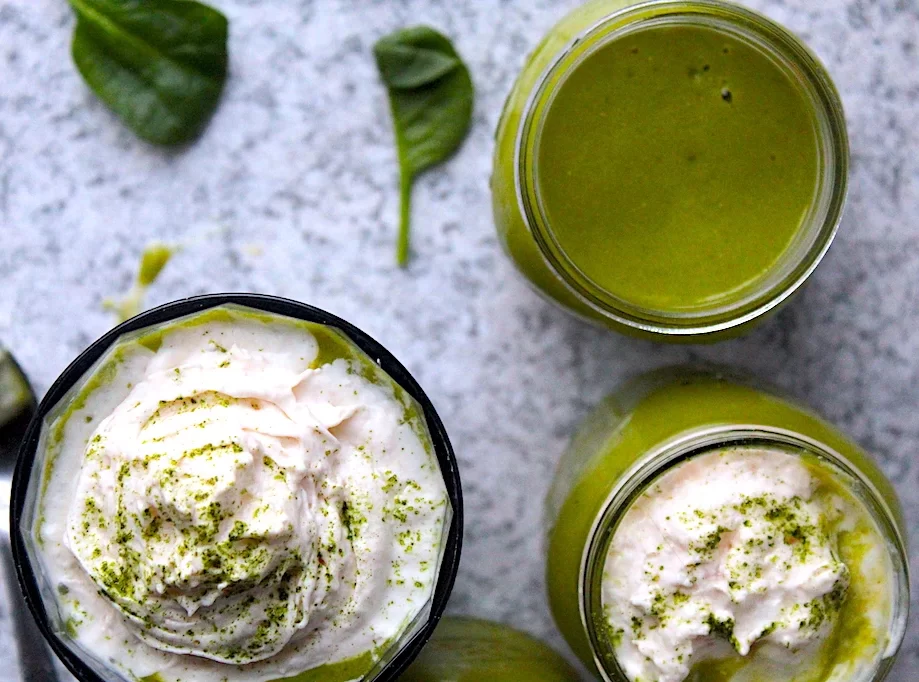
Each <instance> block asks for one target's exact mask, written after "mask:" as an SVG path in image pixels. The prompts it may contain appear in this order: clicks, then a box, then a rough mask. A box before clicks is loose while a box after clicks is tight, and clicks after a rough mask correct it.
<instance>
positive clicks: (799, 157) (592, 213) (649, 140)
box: [536, 24, 819, 312]
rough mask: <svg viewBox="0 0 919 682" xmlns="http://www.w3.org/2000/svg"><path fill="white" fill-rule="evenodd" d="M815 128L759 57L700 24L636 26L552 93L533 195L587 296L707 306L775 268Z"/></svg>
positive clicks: (803, 102)
mask: <svg viewBox="0 0 919 682" xmlns="http://www.w3.org/2000/svg"><path fill="white" fill-rule="evenodd" d="M817 130H818V122H817V118H816V114H815V112H814V107H813V105H812V103H811V102H810V101H809V100H808V98H807V96H806V95H805V93H804V92H802V90H801V88H800V86H799V85H798V84H797V83H796V82H795V81H794V80H793V76H792V74H791V73H790V72H789V71H788V69H786V68H785V67H783V66H781V65H780V64H779V63H778V62H777V61H776V59H775V58H774V56H772V55H770V54H769V53H768V52H766V50H765V48H761V47H758V46H756V45H755V44H753V43H751V42H748V41H746V40H744V39H741V38H739V37H735V36H733V35H731V34H729V33H727V32H724V31H721V30H719V29H717V28H716V27H713V26H712V27H709V26H704V25H689V24H683V25H674V24H670V25H657V26H650V27H645V28H639V29H636V30H633V31H631V32H629V33H626V34H625V35H622V36H620V37H618V38H615V39H613V40H611V41H610V42H608V43H606V44H605V45H602V46H600V47H599V48H597V49H595V50H594V51H593V52H592V53H589V54H588V56H587V57H586V58H585V59H584V60H583V61H582V62H581V63H580V64H579V65H578V66H576V67H575V68H574V70H573V71H572V72H571V74H570V75H569V76H568V77H567V78H566V79H565V80H564V81H563V82H562V83H561V85H560V86H559V89H558V91H557V93H556V95H555V99H554V100H553V102H552V103H551V105H550V106H549V107H548V109H547V112H546V114H545V121H544V127H543V130H542V135H541V138H540V142H539V148H538V151H537V180H536V182H537V188H538V190H539V193H540V195H541V198H542V203H543V207H544V210H545V214H546V218H547V220H548V223H549V225H550V226H551V230H552V232H553V233H554V235H555V237H556V239H557V240H558V243H559V246H560V247H561V248H562V250H563V251H564V252H565V253H566V254H567V256H568V257H569V258H570V260H571V261H572V263H574V264H575V265H576V266H577V268H579V269H580V270H581V271H582V273H583V274H584V275H586V276H587V277H588V278H589V279H590V280H592V281H593V282H594V283H595V284H596V285H597V286H598V287H599V288H601V289H603V290H605V291H606V292H607V293H609V294H611V295H612V296H614V297H616V298H618V299H620V300H622V301H624V302H625V303H627V304H630V305H632V306H636V307H639V308H644V309H648V310H654V311H664V312H688V311H704V310H708V309H714V308H717V307H719V306H722V305H725V304H729V303H731V302H734V301H737V300H738V299H740V298H742V297H744V296H745V295H749V294H751V293H752V292H753V291H754V290H755V289H756V287H757V286H758V285H761V284H762V283H763V280H764V279H765V278H766V277H767V276H768V275H769V274H770V273H772V272H774V271H775V270H776V268H777V267H780V266H781V263H782V261H783V257H784V256H785V255H786V254H787V253H788V252H789V250H790V247H791V245H792V243H793V242H794V240H795V237H796V236H797V235H798V233H799V231H800V230H801V227H802V224H803V222H804V220H805V217H806V216H807V214H808V212H809V209H810V207H811V205H812V204H813V202H814V197H815V193H816V187H817V184H818V177H819V168H818V154H819V143H818V138H817Z"/></svg>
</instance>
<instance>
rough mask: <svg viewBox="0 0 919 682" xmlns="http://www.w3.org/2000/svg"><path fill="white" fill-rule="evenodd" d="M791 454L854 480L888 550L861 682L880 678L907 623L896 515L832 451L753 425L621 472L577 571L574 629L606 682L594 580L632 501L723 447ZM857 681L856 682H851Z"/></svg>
mask: <svg viewBox="0 0 919 682" xmlns="http://www.w3.org/2000/svg"><path fill="white" fill-rule="evenodd" d="M757 444H759V445H761V446H764V447H771V448H781V449H787V450H795V451H797V452H799V453H802V454H810V455H813V456H816V457H817V458H818V459H819V460H820V461H821V462H822V463H824V464H827V465H828V467H829V468H830V469H831V470H834V471H835V472H836V473H837V474H842V476H844V477H845V479H846V480H847V481H850V482H854V484H855V488H856V490H854V491H853V493H854V494H855V496H856V498H857V499H858V500H859V501H860V502H862V503H863V504H864V506H865V509H866V510H867V512H868V514H869V516H870V517H871V518H872V520H873V521H874V522H875V524H876V525H877V527H878V529H879V530H880V532H881V535H882V537H883V538H884V540H885V542H886V543H887V546H888V549H889V551H890V557H891V564H892V566H893V578H894V580H893V582H894V585H893V599H892V609H893V610H892V613H891V618H890V632H889V638H888V643H887V647H886V649H885V650H884V651H883V653H882V654H881V656H880V658H879V660H878V661H877V663H876V666H875V668H874V669H873V670H872V671H870V674H871V677H868V678H866V679H865V680H863V681H862V682H868V680H871V681H872V682H876V681H879V680H883V679H884V677H885V676H886V675H887V672H888V671H889V669H890V668H891V666H892V665H893V663H894V661H895V659H896V655H897V652H898V650H899V648H900V646H901V644H902V643H903V640H904V638H905V636H906V627H907V621H908V617H909V606H910V603H909V599H910V597H909V595H910V568H909V559H908V553H907V541H906V538H905V536H904V529H903V528H901V526H900V524H899V523H898V522H897V515H896V513H895V511H894V509H893V508H892V507H891V506H890V504H889V503H888V502H887V500H886V499H885V498H884V496H883V495H882V494H881V492H880V491H879V490H878V488H877V487H876V486H875V484H874V483H873V482H872V481H871V480H870V479H869V478H868V477H867V476H866V475H865V474H864V473H863V472H862V471H861V469H859V467H858V466H856V465H855V464H853V463H852V462H851V461H850V460H849V459H848V458H847V457H846V456H845V455H843V454H842V453H840V452H839V451H838V450H836V449H835V448H833V447H831V446H829V445H827V444H825V443H823V442H821V441H818V440H816V439H813V438H811V437H809V436H805V435H804V434H801V433H798V432H795V431H791V430H788V429H783V428H779V427H774V426H765V425H757V424H744V425H735V424H732V425H726V426H715V427H709V428H705V429H693V430H691V431H687V432H684V433H682V434H679V435H677V436H675V437H673V438H672V439H670V440H668V441H666V442H664V443H662V444H660V445H659V446H657V447H656V448H655V449H653V450H650V451H649V452H647V453H646V454H645V455H644V456H643V457H641V458H640V459H638V460H637V461H636V462H634V463H633V464H632V465H631V466H630V467H629V469H627V470H626V471H625V472H624V473H623V474H622V476H621V477H620V478H619V481H618V482H617V483H616V485H615V486H614V488H613V489H612V490H611V491H610V493H609V495H608V496H607V498H606V500H605V501H604V502H603V504H602V505H601V507H600V511H599V512H598V513H597V515H596V517H595V519H594V522H593V525H592V527H591V529H590V531H589V533H588V541H587V542H586V543H585V546H584V551H583V554H582V556H581V566H580V570H579V572H578V595H579V604H578V606H579V610H580V618H581V625H582V627H583V628H584V631H585V634H586V635H587V640H588V642H589V644H590V649H591V652H592V655H593V659H594V665H595V667H596V669H597V671H598V672H599V674H600V676H601V678H602V679H603V680H604V681H605V682H625V681H627V680H628V678H627V677H626V676H625V674H624V673H623V672H622V671H621V669H620V667H619V665H618V662H617V661H616V660H615V656H614V655H611V650H610V651H604V647H603V646H602V644H603V642H601V635H602V633H601V632H599V631H598V617H597V616H598V614H601V613H602V607H601V603H600V594H599V589H598V587H599V578H600V577H602V572H603V566H604V563H605V559H606V554H607V550H608V546H609V543H610V541H611V540H612V536H613V535H614V534H615V530H616V527H617V525H618V523H619V522H620V521H621V520H622V518H623V517H624V516H625V514H626V513H627V512H628V510H629V509H630V508H631V506H632V503H633V502H634V501H635V500H636V499H637V498H638V497H639V496H640V495H642V494H643V493H644V492H645V491H646V490H647V489H648V487H649V486H650V485H652V484H653V482H654V481H655V480H657V479H658V478H659V477H660V476H662V475H664V474H665V473H666V472H667V471H670V470H672V469H673V468H674V467H676V466H678V465H680V464H682V463H683V462H686V461H687V460H689V459H690V458H694V457H697V456H699V455H702V454H704V453H706V452H712V451H717V450H722V449H724V448H726V447H737V446H740V447H744V446H750V445H757ZM853 682H857V681H853Z"/></svg>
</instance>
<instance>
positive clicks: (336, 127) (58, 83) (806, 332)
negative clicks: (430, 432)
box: [0, 0, 919, 682]
mask: <svg viewBox="0 0 919 682" xmlns="http://www.w3.org/2000/svg"><path fill="white" fill-rule="evenodd" d="M214 4H216V5H217V6H219V7H220V8H221V9H222V10H224V11H225V12H226V13H227V14H228V15H229V17H230V19H231V33H232V37H231V55H232V56H231V58H232V77H231V79H230V81H229V86H228V90H227V92H226V96H225V98H224V101H223V103H222V106H221V107H220V109H219V111H218V113H217V115H216V117H215V118H214V120H213V122H212V124H211V125H210V127H209V128H208V129H207V131H206V133H205V135H204V136H203V137H202V138H201V139H200V140H199V141H198V142H197V143H196V144H195V145H193V146H191V147H190V148H188V149H186V150H183V151H180V152H173V153H164V152H162V151H158V150H156V149H153V148H151V147H149V146H147V145H145V144H143V143H141V142H139V141H138V140H136V139H135V138H134V137H133V136H132V135H131V134H130V133H129V132H127V131H126V130H125V129H124V128H123V127H122V126H121V125H119V123H118V122H117V121H116V120H115V119H114V118H113V117H112V116H111V115H110V114H109V113H108V112H107V111H106V110H105V108H104V107H103V106H101V105H100V104H99V103H98V102H97V101H96V100H95V99H94V98H93V97H92V95H91V94H90V93H89V92H88V91H87V89H86V88H85V86H84V85H83V83H82V81H81V80H80V78H79V77H78V76H77V74H76V73H75V71H74V69H73V66H72V65H71V61H70V57H69V38H70V32H71V27H72V18H71V14H70V12H69V10H68V8H67V6H66V3H64V2H60V1H59V0H0V339H2V341H3V342H4V343H6V344H7V345H8V346H10V347H11V348H12V350H13V351H14V353H15V354H16V356H17V357H18V358H19V360H20V361H21V362H22V364H23V365H24V367H25V369H26V370H27V372H28V373H29V375H30V376H31V377H32V379H33V381H34V383H35V385H36V387H37V389H38V390H39V391H44V390H46V389H47V388H48V386H49V385H50V383H51V382H52V381H53V379H54V378H55V377H56V376H57V374H58V373H59V372H60V371H61V370H62V369H63V368H64V367H65V365H66V364H67V363H68V362H69V361H70V360H71V359H72V358H73V357H74V356H75V355H76V354H77V353H78V352H79V351H80V350H81V349H82V348H83V347H85V346H86V345H87V344H88V343H89V342H90V341H92V340H93V339H94V338H95V337H97V336H99V335H100V334H101V333H102V332H104V331H105V330H106V329H108V328H109V327H110V326H111V324H112V318H111V317H110V315H109V314H107V313H106V312H104V311H103V310H102V308H101V305H100V304H101V301H102V299H103V298H104V297H105V296H109V295H112V294H115V293H117V292H119V291H120V290H123V289H124V288H126V286H127V285H128V283H129V281H130V280H131V278H132V277H133V275H134V271H135V268H136V265H137V257H138V255H139V253H140V251H141V250H142V248H143V247H144V245H145V244H146V243H147V242H148V241H150V240H154V239H161V240H166V241H170V242H179V243H181V244H183V245H184V246H185V248H184V251H183V252H182V253H181V254H180V255H178V256H177V257H176V258H175V260H174V261H173V262H172V263H171V264H170V265H169V266H168V267H167V269H166V270H165V271H164V273H163V275H162V277H161V279H160V280H159V281H158V282H157V284H156V285H155V286H154V288H153V289H152V290H151V292H150V295H149V301H148V302H149V304H151V305H152V304H157V303H162V302H165V301H168V300H170V299H174V298H178V297H181V296H185V295H189V294H197V293H203V292H208V291H227V290H237V291H239V290H248V291H259V292H265V293H272V294H279V295H284V296H290V297H293V298H297V299H300V300H303V301H307V302H310V303H313V304H316V305H318V306H321V307H324V308H327V309H328V310H330V311H333V312H335V313H337V314H339V315H341V316H343V317H345V318H347V319H349V320H351V321H352V322H354V323H355V324H357V325H358V326H360V327H362V328H364V329H365V330H366V331H368V332H370V333H371V334H372V335H374V336H375V337H376V338H377V339H379V340H380V341H382V342H383V343H384V344H385V345H386V346H388V347H389V348H390V349H391V350H392V351H393V352H394V353H395V354H396V355H397V356H398V357H399V358H401V359H402V360H403V361H404V362H405V364H406V365H407V366H408V367H409V368H410V369H411V370H412V371H413V372H414V373H415V375H416V376H417V378H418V379H419V381H420V382H421V384H422V385H423V386H424V387H425V389H426V390H427V391H428V393H429V394H430V396H431V398H432V399H433V401H434V403H435V404H436V405H437V407H438V408H439V410H440V412H441V414H442V415H443V418H444V421H445V422H446V425H447V428H448V429H449V432H450V434H451V436H452V439H453V442H454V444H455V447H456V450H457V452H458V454H459V458H460V461H461V464H462V474H463V480H464V484H465V498H466V505H467V506H466V508H467V517H466V518H467V525H466V533H467V534H466V546H465V552H464V557H463V563H462V568H461V571H460V575H459V579H458V581H457V584H456V590H455V592H454V596H453V600H452V603H451V609H452V610H453V611H455V612H463V613H476V614H481V615H483V616H489V617H492V618H496V619H500V620H504V621H508V622H510V623H514V624H515V625H518V626H520V627H522V628H525V629H527V630H529V631H531V632H533V633H536V634H538V635H540V636H543V637H545V638H547V639H548V640H550V641H551V642H553V643H554V644H555V645H556V646H557V647H559V648H560V649H562V650H564V646H563V644H562V641H561V639H560V637H559V636H558V634H557V633H556V632H555V630H554V628H553V625H552V622H551V620H550V617H549V614H548V610H547V606H546V601H545V598H544V589H543V578H542V562H541V554H542V552H541V523H540V517H541V508H540V500H541V498H542V496H543V494H544V492H545V490H546V486H547V482H548V479H549V476H550V475H551V472H552V470H553V466H554V462H555V461H556V458H557V457H558V455H559V453H560V451H561V450H562V448H563V447H564V445H565V442H566V439H567V438H568V435H569V433H570V431H571V429H572V427H573V426H574V424H575V423H576V422H577V421H578V420H579V419H580V418H581V417H582V416H583V415H584V414H585V412H586V411H587V410H588V408H589V407H590V406H591V405H592V404H593V403H594V402H595V401H597V400H598V399H599V398H600V397H601V396H603V395H604V394H605V393H606V392H607V391H608V390H609V389H611V388H612V387H613V386H615V385H616V384H617V382H619V381H620V379H621V378H622V377H624V376H626V375H629V374H632V373H634V372H636V371H638V370H640V369H643V368H649V367H653V366H657V365H661V364H664V363H672V362H675V361H682V360H687V359H689V360H692V359H705V360H715V361H720V362H726V363H729V364H733V365H736V366H739V367H742V368H746V369H747V370H749V371H751V372H752V373H753V374H755V375H758V376H761V377H764V378H768V379H771V380H773V381H775V382H776V383H777V384H779V385H780V386H782V387H784V388H785V389H787V390H788V391H789V392H790V393H791V394H793V395H795V396H797V397H799V398H800V399H802V400H803V401H805V402H807V403H809V404H811V405H812V406H814V407H815V408H816V409H817V410H818V411H820V412H822V413H823V414H824V415H825V416H826V417H828V418H829V419H831V420H832V421H834V422H835V423H837V424H839V425H840V426H842V427H843V428H844V429H846V430H847V431H848V432H850V433H851V434H852V435H853V436H854V437H855V438H856V439H857V440H858V441H860V442H861V443H863V444H864V445H865V446H866V447H867V448H869V449H870V450H871V451H873V452H874V453H876V454H877V456H878V457H879V459H880V461H881V464H882V465H883V467H884V469H885V471H886V472H887V473H888V474H889V475H890V476H891V477H893V479H894V480H895V482H896V485H897V488H898V490H899V492H900V494H901V495H902V499H903V502H904V504H905V506H906V510H907V514H908V518H909V520H910V524H911V526H912V527H913V528H916V527H917V526H919V459H917V452H919V418H917V403H919V233H917V221H919V46H917V43H919V0H878V1H869V0H824V1H823V2H819V3H816V2H812V1H810V0H784V1H782V0H757V1H756V2H753V3H752V4H753V5H754V6H755V7H757V8H759V9H762V10H764V11H765V12H766V13H767V14H768V15H770V16H771V17H773V18H775V19H778V20H780V21H782V22H784V23H786V24H787V25H789V26H790V27H792V28H793V29H795V30H796V31H798V32H799V33H800V34H801V35H802V36H803V37H804V38H805V39H806V40H807V41H808V42H809V43H810V44H811V45H812V46H813V47H814V48H815V50H816V51H817V52H818V53H819V54H820V55H821V56H822V57H823V59H824V60H825V61H826V62H827V64H828V66H829V68H830V70H831V72H832V73H833V75H834V77H835V79H836V82H837V84H838V86H839V88H840V90H841V93H842V97H843V100H844V102H845V105H846V108H847V113H848V119H849V125H850V134H851V144H852V154H853V163H852V177H851V197H850V202H849V208H848V211H847V213H846V217H845V220H844V223H843V225H842V229H841V231H840V235H839V238H838V239H837V241H836V244H835V246H834V247H833V249H832V250H831V252H830V254H829V256H828V258H827V259H826V261H825V262H824V263H823V265H822V266H821V267H820V268H819V270H818V271H817V273H816V275H815V277H814V278H813V280H812V283H811V284H810V285H809V286H808V287H807V289H806V290H805V291H804V293H803V295H801V297H800V298H798V299H797V300H796V301H795V302H794V304H793V305H791V306H790V307H789V308H787V309H786V310H785V311H784V312H783V313H781V314H780V315H779V316H778V317H777V318H776V319H773V320H771V321H770V322H768V323H767V324H765V325H764V326H762V327H761V328H760V329H758V330H757V331H755V332H754V333H753V334H752V335H750V336H749V337H747V338H745V339H742V340H738V341H734V342H730V343H727V344H722V345H718V346H714V347H705V348H687V347H683V348H674V347H663V346H659V345H653V344H650V343H645V342H638V341H634V340H629V339H625V338H622V337H619V336H615V335H613V334H610V333H604V332H602V331H600V330H597V329H594V328H591V327H588V326H585V325H584V324H582V323H580V322H578V321H576V320H574V319H572V318H570V317H568V316H567V315H565V314H564V313H562V312H560V311H558V310H556V309H555V308H553V307H550V306H549V305H548V304H546V303H544V302H543V301H542V300H541V299H539V298H538V297H536V296H535V295H534V294H532V293H531V292H530V290H529V289H528V288H527V287H526V286H525V285H524V283H523V282H522V281H521V279H520V278H519V277H518V276H517V275H516V273H515V272H514V271H513V270H512V268H511V266H510V264H509V263H508V262H507V261H506V260H505V258H504V257H503V255H502V253H501V251H500V249H499V246H498V243H497V241H496V238H495V233H494V229H493V227H492V220H491V215H490V209H489V195H488V187H487V180H488V175H489V167H490V154H491V147H492V130H493V128H494V126H495V123H496V120H497V117H498V113H499V110H500V107H501V104H502V101H503V98H504V96H505V94H506V93H507V91H508V89H509V87H510V85H511V81H512V79H513V77H514V75H515V74H516V72H517V71H518V69H519V68H520V66H521V64H522V62H523V59H524V57H525V55H526V53H527V52H528V50H529V49H530V48H531V47H533V45H534V44H535V43H536V41H537V40H538V39H539V38H540V36H541V35H542V34H543V33H544V32H545V31H546V30H547V29H548V28H549V26H550V25H551V24H552V23H553V22H554V21H555V20H556V19H557V18H558V17H559V16H560V15H561V14H562V13H563V12H564V11H565V9H566V8H567V7H571V6H574V5H575V4H577V3H576V2H575V1H574V0H565V1H564V2H558V1H556V0H552V1H549V0H545V1H541V2H525V1H518V2H511V1H510V0H504V1H502V0H466V1H464V2H460V1H459V0H443V1H437V2H434V1H427V2H426V1H424V0H418V1H415V2H396V1H392V0H390V1H388V2H377V3H371V2H362V1H360V0H352V1H350V2H349V1H347V0H314V1H309V0H274V1H268V0H265V1H260V0H214ZM422 21H423V22H428V23H430V24H432V25H434V26H437V27H440V28H441V29H443V30H445V31H446V32H447V33H449V34H451V35H452V36H454V37H455V38H456V43H457V45H458V47H459V49H460V51H461V52H462V53H463V54H464V55H465V56H466V58H467V60H468V62H469V64H470V67H471V70H472V74H473V78H474V80H475V82H476V86H477V89H478V100H477V109H476V115H475V125H474V128H473V130H472V133H471V135H470V138H469V139H468V141H467V143H466V144H465V146H464V147H463V149H462V151H461V152H460V154H459V155H458V156H457V157H456V158H455V159H454V160H453V161H452V162H451V163H450V164H449V165H447V166H445V167H444V168H443V169H441V170H437V171H435V172H432V173H430V174H428V175H426V176H425V177H424V178H423V179H422V180H421V181H420V182H419V183H418V185H417V187H416V191H415V205H414V209H415V210H414V215H415V219H414V227H415V230H414V235H415V242H414V245H415V257H414V259H413V260H412V262H411V265H410V267H409V268H408V269H407V270H405V271H402V270H399V269H397V268H396V267H394V264H393V234H394V228H393V224H394V221H395V219H396V212H397V210H398V207H397V197H396V192H395V182H396V176H395V173H396V167H395V160H394V155H393V148H392V139H391V132H390V123H389V119H388V113H387V105H386V98H385V93H384V91H383V90H382V88H381V87H380V86H379V85H378V83H377V79H376V74H375V71H374V66H373V63H372V61H371V59H370V55H369V50H370V47H371V45H372V43H373V41H374V39H375V38H376V37H378V36H379V35H381V34H382V33H384V32H386V31H388V30H390V29H393V28H395V27H399V26H403V25H406V24H410V23H416V22H422ZM912 540H913V545H914V547H915V546H916V545H917V544H919V535H916V534H914V537H913V538H912ZM912 566H913V569H914V571H919V556H917V554H916V553H915V551H914V553H913V559H912ZM917 604H919V602H917V600H916V599H914V600H913V606H914V607H916V606H917ZM916 611H919V609H917V608H914V614H916ZM917 615H919V614H917ZM3 618H4V616H3V615H0V682H11V681H12V680H15V679H17V672H16V671H17V669H16V663H15V656H14V655H13V651H14V648H13V642H12V639H11V635H10V633H9V628H8V627H7V623H5V622H4V621H3ZM896 670H897V672H896V673H895V674H893V676H892V679H893V680H895V681H896V682H907V681H908V680H916V679H917V678H919V627H917V619H916V617H914V618H913V621H912V627H911V629H910V631H909V634H908V635H907V641H906V645H905V650H904V652H903V654H902V655H901V658H900V661H899V664H898V666H897V669H896Z"/></svg>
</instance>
